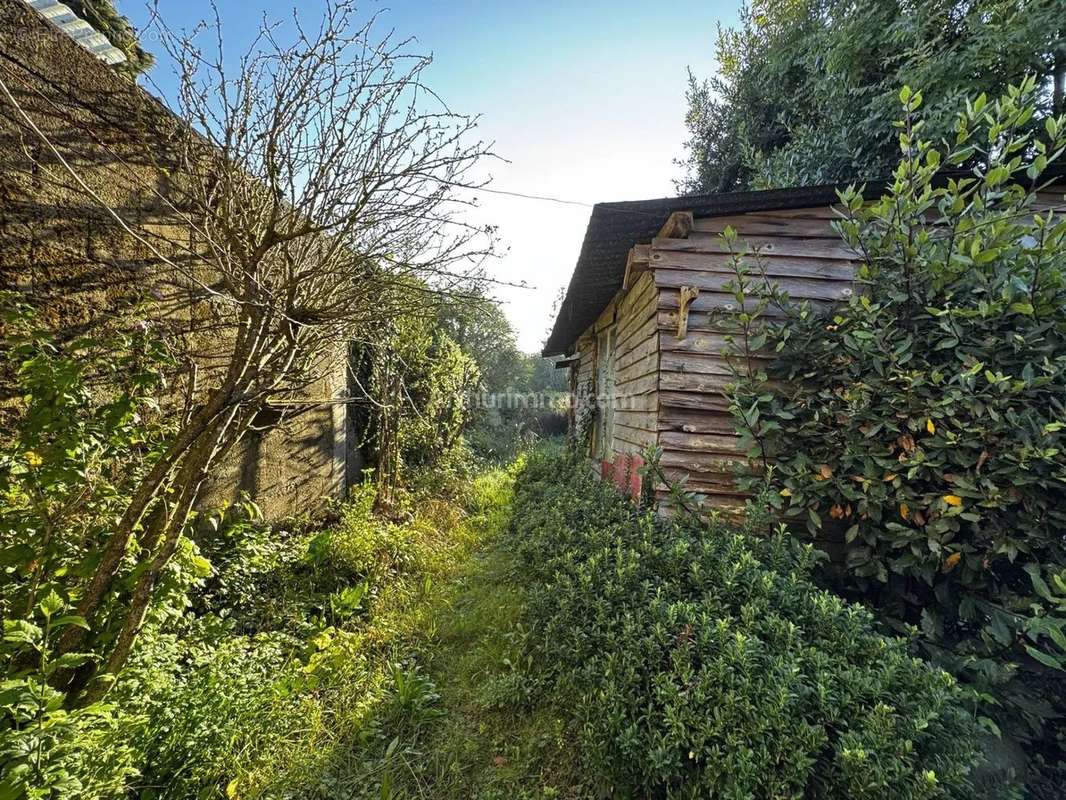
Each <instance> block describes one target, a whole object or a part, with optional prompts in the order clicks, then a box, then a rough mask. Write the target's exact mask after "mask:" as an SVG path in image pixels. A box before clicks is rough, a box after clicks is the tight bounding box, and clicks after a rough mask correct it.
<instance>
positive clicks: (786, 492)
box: [781, 489, 792, 497]
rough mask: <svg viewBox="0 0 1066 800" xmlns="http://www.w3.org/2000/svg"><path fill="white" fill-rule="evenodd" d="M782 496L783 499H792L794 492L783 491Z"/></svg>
mask: <svg viewBox="0 0 1066 800" xmlns="http://www.w3.org/2000/svg"><path fill="white" fill-rule="evenodd" d="M781 496H782V497H792V491H791V490H789V489H782V490H781Z"/></svg>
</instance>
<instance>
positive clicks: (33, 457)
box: [24, 450, 44, 467]
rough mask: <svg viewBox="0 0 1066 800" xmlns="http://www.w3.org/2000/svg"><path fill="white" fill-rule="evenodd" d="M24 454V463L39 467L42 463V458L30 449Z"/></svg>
mask: <svg viewBox="0 0 1066 800" xmlns="http://www.w3.org/2000/svg"><path fill="white" fill-rule="evenodd" d="M24 455H25V456H26V463H27V464H29V465H30V466H31V467H39V466H41V464H43V463H44V459H43V458H41V457H40V456H39V455H37V454H36V453H35V452H33V451H32V450H27V451H26V452H25V454H24Z"/></svg>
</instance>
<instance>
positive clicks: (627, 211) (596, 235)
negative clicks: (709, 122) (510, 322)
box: [543, 165, 1066, 356]
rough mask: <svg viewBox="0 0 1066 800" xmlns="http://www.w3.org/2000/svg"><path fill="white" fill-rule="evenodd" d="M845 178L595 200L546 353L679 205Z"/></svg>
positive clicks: (714, 212)
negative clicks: (722, 191) (617, 200)
mask: <svg viewBox="0 0 1066 800" xmlns="http://www.w3.org/2000/svg"><path fill="white" fill-rule="evenodd" d="M972 174H973V173H972V172H966V171H963V170H945V171H944V172H941V173H940V174H939V175H938V176H937V178H938V181H937V182H939V181H946V180H947V179H949V178H959V177H969V176H972ZM1063 177H1066V165H1055V166H1052V167H1050V168H1049V169H1048V170H1047V171H1046V172H1045V173H1044V174H1043V175H1042V176H1041V179H1040V180H1041V181H1043V180H1047V179H1049V178H1055V179H1056V180H1058V179H1059V178H1063ZM886 183H887V181H885V180H877V181H869V182H867V183H866V184H865V187H864V189H865V191H864V194H865V195H866V197H868V198H870V199H873V198H876V197H880V196H881V194H882V193H883V192H884V190H885V187H886ZM846 185H847V184H825V185H822V186H802V187H793V188H790V189H770V190H767V191H762V192H729V193H725V194H701V195H686V196H683V197H663V198H660V199H658V200H631V201H626V202H621V203H597V204H596V205H595V206H593V208H592V215H591V216H590V217H589V224H588V228H587V229H586V230H585V241H584V243H583V244H582V245H581V254H580V255H579V256H578V259H577V266H576V267H574V274H573V275H572V276H571V278H570V285H569V286H568V287H567V290H566V296H565V297H564V298H563V302H562V305H561V306H560V307H559V316H557V317H556V318H555V325H554V326H553V327H552V332H551V335H550V336H549V337H548V341H547V342H545V344H544V350H543V355H545V356H550V355H558V354H560V353H566V352H569V351H570V349H571V348H572V347H573V344H574V342H575V341H577V338H578V337H579V336H580V335H581V334H582V333H584V331H585V329H586V328H588V327H589V326H590V325H591V324H592V323H594V322H595V321H596V319H597V318H598V317H599V316H600V314H601V313H602V312H603V309H605V308H606V307H607V305H608V303H610V302H611V299H612V298H613V297H614V296H615V294H617V292H618V290H619V289H621V288H622V280H623V279H624V278H625V269H626V258H627V257H628V255H629V250H630V248H632V247H633V245H635V244H640V243H645V244H647V243H649V242H651V240H652V239H654V238H655V234H657V233H658V232H659V229H660V228H662V226H663V224H664V223H665V222H666V220H667V218H668V217H669V216H670V215H671V214H672V213H674V212H675V211H691V212H692V215H693V216H694V217H715V216H726V215H730V214H744V213H747V212H749V211H775V210H778V209H785V208H804V207H808V206H820V205H830V204H832V203H835V202H836V201H837V199H838V198H837V191H838V190H839V189H842V188H844V187H845V186H846Z"/></svg>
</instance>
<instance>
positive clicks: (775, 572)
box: [511, 455, 975, 798]
mask: <svg viewBox="0 0 1066 800" xmlns="http://www.w3.org/2000/svg"><path fill="white" fill-rule="evenodd" d="M513 520H514V522H513V529H512V532H511V536H512V537H513V542H514V546H515V547H516V548H517V549H518V550H519V552H520V555H521V558H522V561H523V563H524V565H525V567H526V569H527V570H528V571H529V572H530V574H531V576H532V578H533V582H534V584H535V586H534V588H533V589H532V590H531V592H530V598H531V599H530V606H529V610H528V616H529V620H528V622H529V625H530V631H531V632H530V634H529V636H528V639H527V642H526V647H527V650H528V655H529V656H531V657H532V663H534V664H537V665H539V666H538V667H537V668H536V670H537V674H538V676H539V679H540V681H541V684H542V686H543V687H544V688H546V689H548V690H551V691H553V692H555V693H556V700H557V702H558V703H559V704H560V705H561V706H562V707H563V708H571V709H572V710H573V716H574V721H575V725H576V727H577V729H578V732H579V736H580V740H581V744H582V757H583V759H584V760H585V762H586V763H587V765H588V767H589V768H590V770H591V771H592V774H593V775H594V776H595V779H596V781H597V782H598V784H599V788H600V790H602V791H604V792H610V793H613V794H614V795H615V796H654V797H664V796H665V797H708V796H714V797H766V798H770V797H798V796H803V797H840V798H844V797H847V798H863V797H867V798H883V797H889V796H890V797H900V798H919V797H921V798H933V797H965V796H969V794H970V793H969V789H968V783H967V772H968V769H969V766H970V765H971V763H972V762H973V759H974V752H973V749H974V747H975V741H974V735H975V728H974V726H973V724H972V722H971V721H970V720H969V719H968V717H967V715H966V714H965V712H964V711H962V710H961V708H960V703H959V700H960V696H959V691H958V689H957V688H956V687H955V685H954V681H953V680H952V678H951V677H949V676H948V675H947V674H945V673H944V672H941V671H939V670H936V669H933V668H931V667H929V666H928V665H926V664H924V663H922V662H920V661H918V660H915V659H913V658H911V657H909V656H908V654H907V646H906V643H905V642H904V641H900V640H894V639H891V638H886V637H884V636H882V635H880V634H879V633H877V632H876V631H875V629H874V624H873V620H872V618H871V616H870V614H869V613H868V612H867V611H865V610H864V609H862V608H861V607H859V606H855V605H849V604H848V603H846V602H844V601H843V600H841V599H840V598H838V597H835V596H833V595H832V594H829V593H828V592H825V591H822V590H820V589H818V588H816V587H815V586H814V585H813V584H812V583H811V581H810V579H809V577H808V572H809V569H810V566H811V560H812V557H813V556H812V551H811V550H809V549H799V550H797V549H795V546H794V544H793V543H792V540H790V539H788V538H787V537H783V536H781V535H777V536H774V537H771V538H769V539H760V538H758V537H753V536H751V535H749V534H748V533H746V532H743V531H736V530H732V529H729V528H728V527H726V526H724V525H722V524H720V523H712V524H711V525H710V527H702V526H699V525H696V524H689V525H683V524H680V523H666V522H663V521H660V520H657V519H656V518H655V517H654V516H653V515H651V514H650V513H642V512H639V511H636V510H634V509H633V508H632V507H631V506H630V505H629V503H628V502H627V501H626V500H624V499H623V498H622V497H621V496H620V495H619V494H618V493H617V492H616V491H615V490H614V489H613V487H611V486H610V485H609V484H606V483H604V482H600V481H596V480H594V479H592V478H591V477H589V476H588V471H587V470H586V469H584V468H583V467H582V466H580V465H579V464H576V463H572V462H569V461H565V460H564V459H562V458H560V457H558V456H545V455H540V456H535V457H533V458H531V460H530V462H529V464H528V466H527V467H526V468H525V470H524V471H523V473H522V474H521V475H520V476H519V481H518V485H517V487H516V493H515V506H514V516H513Z"/></svg>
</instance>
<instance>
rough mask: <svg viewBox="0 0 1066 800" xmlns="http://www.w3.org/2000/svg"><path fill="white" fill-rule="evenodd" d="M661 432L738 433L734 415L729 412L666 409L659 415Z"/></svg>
mask: <svg viewBox="0 0 1066 800" xmlns="http://www.w3.org/2000/svg"><path fill="white" fill-rule="evenodd" d="M659 430H660V431H680V432H685V433H716V434H720V435H728V434H731V433H735V432H736V425H735V423H734V422H733V416H732V414H729V413H728V412H727V413H721V412H713V411H690V410H684V409H678V408H669V407H666V408H663V410H662V413H661V414H660V415H659Z"/></svg>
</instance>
